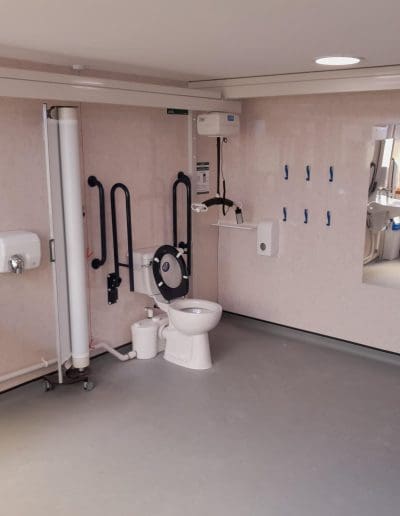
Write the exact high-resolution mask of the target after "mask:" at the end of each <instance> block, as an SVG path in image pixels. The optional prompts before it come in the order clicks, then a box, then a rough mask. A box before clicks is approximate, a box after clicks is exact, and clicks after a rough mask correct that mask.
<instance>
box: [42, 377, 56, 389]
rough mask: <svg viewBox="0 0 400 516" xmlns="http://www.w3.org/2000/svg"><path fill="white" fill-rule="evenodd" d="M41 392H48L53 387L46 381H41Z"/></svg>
mask: <svg viewBox="0 0 400 516" xmlns="http://www.w3.org/2000/svg"><path fill="white" fill-rule="evenodd" d="M42 385H43V390H44V392H49V391H52V390H53V389H54V385H53V384H51V383H50V382H49V381H48V380H43V384H42Z"/></svg>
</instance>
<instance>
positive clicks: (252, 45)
mask: <svg viewBox="0 0 400 516" xmlns="http://www.w3.org/2000/svg"><path fill="white" fill-rule="evenodd" d="M399 24H400V1H399V0H379V1H377V0H330V1H327V0H325V1H324V0H197V1H196V2H195V1H193V0H34V1H32V0H19V1H16V0H1V1H0V56H2V57H15V58H20V59H21V58H22V59H31V60H36V61H42V62H48V63H51V64H61V65H64V64H72V63H83V64H85V65H88V66H89V67H92V68H98V69H105V70H111V71H122V72H131V73H132V72H133V73H139V74H143V75H154V76H159V77H166V78H174V79H178V80H191V79H193V80H198V79H203V78H204V79H206V78H225V77H243V76H252V75H269V74H279V73H293V72H304V71H312V70H321V69H324V68H321V67H320V66H318V65H315V64H314V61H313V60H314V58H315V57H316V56H323V55H332V54H339V55H340V54H345V55H355V56H362V57H365V61H363V63H362V66H378V65H392V64H400V31H399Z"/></svg>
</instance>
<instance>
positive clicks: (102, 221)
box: [88, 176, 107, 269]
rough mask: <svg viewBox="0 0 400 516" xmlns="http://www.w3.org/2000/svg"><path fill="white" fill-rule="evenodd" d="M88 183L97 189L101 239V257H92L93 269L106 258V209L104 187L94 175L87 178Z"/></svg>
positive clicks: (101, 264)
mask: <svg viewBox="0 0 400 516" xmlns="http://www.w3.org/2000/svg"><path fill="white" fill-rule="evenodd" d="M88 185H89V186H90V187H91V188H95V187H96V186H97V188H98V189H99V213H100V239H101V258H94V259H93V260H92V267H93V269H99V268H100V267H102V266H103V265H104V264H105V262H106V260H107V238H106V209H105V201H104V188H103V185H102V184H101V182H100V181H99V180H98V179H97V177H96V176H90V177H89V178H88Z"/></svg>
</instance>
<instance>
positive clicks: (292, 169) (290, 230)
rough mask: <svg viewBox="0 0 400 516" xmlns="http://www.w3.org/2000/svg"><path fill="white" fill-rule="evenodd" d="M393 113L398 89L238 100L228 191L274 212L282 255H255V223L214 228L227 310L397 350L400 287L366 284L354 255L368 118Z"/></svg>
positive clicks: (250, 209)
mask: <svg viewBox="0 0 400 516" xmlns="http://www.w3.org/2000/svg"><path fill="white" fill-rule="evenodd" d="M399 119H400V93H399V92H373V93H354V94H334V95H309V96H295V97H278V98H260V99H254V100H247V101H245V102H244V103H243V113H242V117H241V123H242V128H241V135H240V137H238V138H232V139H231V140H230V143H229V145H227V146H226V150H225V156H224V169H225V176H226V178H227V182H228V188H229V194H230V196H232V197H233V198H237V199H239V200H241V201H243V204H244V213H245V215H246V218H247V220H248V221H250V222H255V223H257V222H259V221H260V220H263V219H265V218H272V219H277V220H279V221H280V222H279V226H280V227H279V231H280V237H279V255H278V256H277V257H266V256H260V255H258V254H257V253H256V232H255V231H240V230H237V229H228V228H220V229H219V260H218V264H219V269H218V278H219V301H220V302H221V303H222V305H223V306H224V309H225V310H230V311H232V312H237V313H240V314H245V315H248V316H252V317H257V318H261V319H265V320H268V321H273V322H276V323H280V324H284V325H289V326H293V327H296V328H301V329H305V330H309V331H313V332H318V333H322V334H326V335H330V336H334V337H338V338H342V339H346V340H350V341H354V342H357V343H361V344H365V345H369V346H374V347H377V348H382V349H386V350H391V351H395V352H400V338H399V331H398V325H397V307H398V305H399V303H400V292H399V291H398V290H396V289H388V288H381V287H379V286H373V285H366V284H363V283H362V265H361V264H362V258H363V252H364V237H365V199H366V192H367V189H368V182H369V162H370V159H371V149H372V146H373V143H374V142H373V140H372V127H373V126H374V124H376V123H382V122H388V123H389V122H393V121H396V120H399ZM204 157H205V156H202V159H203V158H204ZM285 165H288V175H289V177H288V179H287V180H285V178H284V176H285V171H284V166H285ZM307 165H309V167H310V180H309V181H307V180H306V178H307V172H306V167H307ZM331 166H332V167H333V181H329V179H330V171H329V167H331ZM284 207H286V212H287V221H286V222H283V220H282V219H283V208H284ZM304 210H308V223H305V219H304ZM327 211H330V214H331V225H330V226H327V217H326V212H327Z"/></svg>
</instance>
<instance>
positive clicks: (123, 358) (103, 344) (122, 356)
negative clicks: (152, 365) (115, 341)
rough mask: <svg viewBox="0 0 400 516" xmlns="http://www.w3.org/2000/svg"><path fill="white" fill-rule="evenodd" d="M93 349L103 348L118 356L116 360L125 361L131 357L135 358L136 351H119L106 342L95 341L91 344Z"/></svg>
mask: <svg viewBox="0 0 400 516" xmlns="http://www.w3.org/2000/svg"><path fill="white" fill-rule="evenodd" d="M93 349H104V350H105V351H108V352H109V353H110V354H111V355H113V356H114V357H115V358H118V360H121V362H126V361H127V360H132V359H133V358H136V351H133V350H132V351H129V352H128V353H120V352H119V351H117V350H116V349H114V348H113V347H112V346H111V345H110V344H108V342H104V341H101V342H97V343H95V344H94V345H93Z"/></svg>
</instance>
